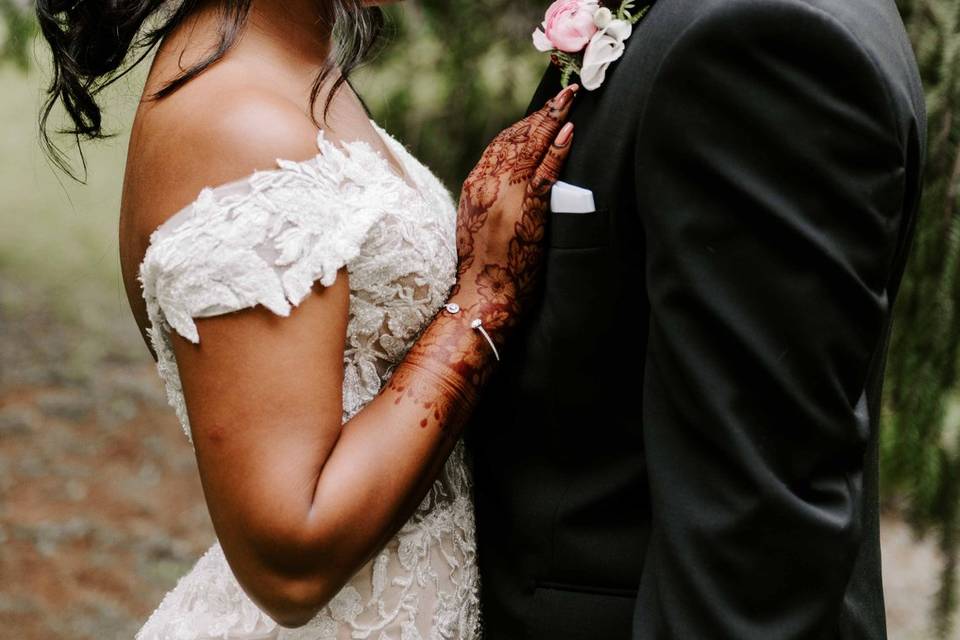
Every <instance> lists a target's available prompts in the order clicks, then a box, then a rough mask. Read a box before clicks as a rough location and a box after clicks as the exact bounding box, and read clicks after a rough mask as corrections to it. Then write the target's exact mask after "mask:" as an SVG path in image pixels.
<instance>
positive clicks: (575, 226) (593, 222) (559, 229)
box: [547, 209, 610, 249]
mask: <svg viewBox="0 0 960 640" xmlns="http://www.w3.org/2000/svg"><path fill="white" fill-rule="evenodd" d="M547 215H549V216H550V217H549V221H548V223H547V224H548V228H547V234H548V235H547V241H548V243H549V246H550V248H551V249H585V248H590V247H602V246H605V245H607V244H608V243H609V241H610V210H609V209H597V210H596V211H593V212H590V213H557V212H549V213H548V214H547Z"/></svg>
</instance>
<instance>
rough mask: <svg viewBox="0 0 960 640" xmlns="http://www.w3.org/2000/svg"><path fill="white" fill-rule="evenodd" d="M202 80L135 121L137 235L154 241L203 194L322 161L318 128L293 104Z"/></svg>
mask: <svg viewBox="0 0 960 640" xmlns="http://www.w3.org/2000/svg"><path fill="white" fill-rule="evenodd" d="M211 71H212V70H211ZM204 75H205V74H204ZM204 75H201V76H200V77H198V78H196V79H195V80H193V81H192V82H190V83H188V84H187V85H185V86H184V87H182V88H181V89H180V90H178V91H176V92H175V93H173V94H172V95H170V96H169V97H167V98H164V99H162V100H160V101H157V102H155V103H145V105H144V107H143V108H142V109H141V112H140V113H139V114H138V116H137V122H136V123H135V124H134V131H133V135H132V138H131V144H130V152H129V156H128V170H127V176H126V183H127V184H126V185H125V188H124V191H125V199H127V197H128V196H129V200H130V203H129V204H130V205H131V206H130V207H129V208H130V209H132V210H134V211H135V212H136V219H137V224H136V227H137V228H138V229H139V233H138V235H146V236H149V234H150V233H151V232H152V230H153V229H154V228H156V227H157V226H159V225H160V224H162V223H163V221H164V220H165V219H166V218H168V217H170V216H171V215H173V214H174V213H176V212H177V211H179V210H180V209H182V208H183V207H184V206H186V205H188V204H189V203H190V202H192V201H193V200H194V199H195V198H196V196H197V194H199V192H200V191H201V190H202V189H203V188H204V187H213V186H217V185H222V184H225V183H228V182H232V181H235V180H239V179H242V178H244V177H247V176H249V175H250V174H252V173H253V172H254V171H258V170H268V169H274V168H276V166H277V159H288V160H305V159H307V158H310V157H313V156H314V155H316V153H317V147H316V138H317V128H316V126H315V125H314V123H313V122H312V121H311V119H310V118H309V117H308V116H307V115H306V114H305V113H304V112H303V111H302V110H301V109H300V107H299V106H298V105H297V104H295V103H294V102H293V101H292V100H290V99H288V98H286V97H285V96H283V95H281V94H279V93H276V92H272V91H270V90H268V89H264V88H262V87H259V86H256V85H253V84H250V83H249V82H246V81H244V80H241V79H238V78H234V77H233V76H232V74H229V73H219V74H214V73H211V74H210V77H209V78H207V77H204ZM125 208H128V207H125Z"/></svg>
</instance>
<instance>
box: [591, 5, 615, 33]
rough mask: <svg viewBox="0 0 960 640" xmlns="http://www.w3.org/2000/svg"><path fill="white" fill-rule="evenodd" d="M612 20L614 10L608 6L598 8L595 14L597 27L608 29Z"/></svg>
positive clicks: (594, 22) (594, 21)
mask: <svg viewBox="0 0 960 640" xmlns="http://www.w3.org/2000/svg"><path fill="white" fill-rule="evenodd" d="M612 20H613V12H612V11H610V9H607V8H606V7H600V8H599V9H597V12H596V13H595V14H593V24H595V25H597V29H606V28H607V25H609V24H610V22H611V21H612Z"/></svg>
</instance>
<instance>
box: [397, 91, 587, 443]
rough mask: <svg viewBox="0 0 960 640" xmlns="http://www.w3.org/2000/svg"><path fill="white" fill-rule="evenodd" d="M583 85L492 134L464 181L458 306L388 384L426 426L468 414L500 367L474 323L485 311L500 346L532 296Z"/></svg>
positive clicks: (445, 315)
mask: <svg viewBox="0 0 960 640" xmlns="http://www.w3.org/2000/svg"><path fill="white" fill-rule="evenodd" d="M576 90H577V87H576V86H575V85H573V86H571V87H568V88H567V89H566V90H564V91H563V92H561V93H560V94H559V95H558V96H557V97H556V98H554V99H553V100H551V101H550V102H549V103H548V104H547V105H546V106H545V107H544V108H543V109H541V110H540V111H537V112H536V113H534V114H532V115H530V116H529V117H527V118H525V119H524V120H521V121H520V122H518V123H516V124H515V125H513V126H512V127H510V128H509V129H506V130H505V131H503V132H502V133H501V134H500V135H498V136H497V137H496V138H494V140H493V141H492V142H491V143H490V145H489V146H488V147H487V149H486V151H485V152H484V154H483V156H482V157H481V159H480V161H479V162H478V163H477V165H476V167H474V169H473V171H472V172H471V173H470V175H469V176H468V177H467V180H466V181H465V182H464V185H463V192H462V193H461V197H460V206H459V209H458V212H457V252H458V255H459V264H458V268H457V282H456V284H455V286H454V288H453V291H452V294H451V300H453V299H457V300H458V302H459V303H460V307H461V312H460V313H457V314H450V313H444V312H441V313H440V314H439V315H438V317H437V318H436V319H435V320H434V321H433V322H432V323H431V324H430V326H428V327H427V329H426V331H424V333H423V334H422V335H421V337H420V339H419V340H418V341H417V342H416V344H415V345H414V346H413V348H412V349H411V350H410V352H409V353H408V354H407V357H406V359H405V360H404V362H403V363H401V365H400V366H399V367H398V368H397V369H396V371H395V372H394V374H393V376H392V377H391V379H390V382H389V384H388V389H389V390H390V391H392V392H393V393H395V394H396V397H395V402H396V403H397V404H399V403H400V402H402V401H404V400H409V401H413V402H414V403H416V404H417V405H418V406H420V407H422V408H423V409H424V412H425V415H424V418H423V419H422V420H421V422H420V425H421V426H422V427H427V426H429V425H430V424H431V423H435V424H438V425H440V426H441V427H445V426H447V425H457V426H459V425H460V424H462V423H463V422H465V421H466V419H467V418H468V416H469V413H470V411H471V410H472V407H473V405H474V403H475V402H476V396H477V393H478V391H479V389H480V388H481V387H482V386H483V384H484V382H485V381H486V379H487V378H488V377H489V375H490V374H491V373H492V371H493V366H494V358H493V352H492V350H491V349H490V345H488V344H487V343H486V341H485V338H483V337H482V336H481V335H480V334H479V332H478V331H477V330H475V329H473V328H471V327H470V322H471V321H473V320H475V319H479V320H480V321H481V322H482V325H483V327H484V329H486V331H487V333H488V335H490V337H491V339H492V340H493V341H494V342H495V343H496V344H503V342H504V341H505V340H506V337H507V335H508V333H509V331H510V330H511V329H512V328H513V327H515V326H516V325H517V324H518V323H519V319H520V317H521V314H522V313H523V311H524V310H525V309H526V308H527V307H528V306H529V305H530V303H531V301H532V300H533V298H534V295H535V291H536V285H537V282H538V276H539V273H540V270H541V264H542V262H543V254H544V247H543V238H544V231H545V226H546V212H547V196H548V195H549V193H550V188H551V187H552V186H553V184H554V182H556V180H557V178H558V176H559V174H560V169H561V168H562V165H563V163H564V161H565V160H566V156H567V154H568V152H569V146H570V141H571V136H572V127H573V125H571V124H567V125H565V126H563V122H564V121H565V120H566V117H567V113H568V111H569V107H570V101H571V99H572V97H573V94H574V92H575V91H576ZM561 126H563V128H562V129H561ZM558 131H559V135H558ZM551 142H552V144H551ZM517 212H519V213H517ZM453 431H455V430H453Z"/></svg>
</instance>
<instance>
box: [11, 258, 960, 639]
mask: <svg viewBox="0 0 960 640" xmlns="http://www.w3.org/2000/svg"><path fill="white" fill-rule="evenodd" d="M31 300H32V296H31V295H27V293H26V292H24V291H23V290H22V289H21V288H19V287H18V285H17V284H16V283H15V282H13V281H11V280H9V279H7V280H6V281H4V279H3V278H2V272H0V577H2V580H0V638H4V639H5V638H11V639H13V638H16V639H17V640H61V639H62V640H88V639H89V640H94V639H96V640H111V639H114V638H116V639H121V638H123V639H130V638H132V637H133V635H134V633H135V632H136V630H137V628H138V627H139V625H140V624H141V623H142V621H143V620H144V619H145V618H146V617H147V616H148V615H149V614H150V612H151V611H152V610H153V608H154V607H155V606H156V604H157V603H158V602H159V601H160V599H161V598H162V596H163V594H164V592H165V591H166V590H167V589H169V588H170V587H172V586H173V584H174V583H175V582H176V580H177V578H178V576H180V575H181V574H182V573H184V572H185V571H187V570H188V569H189V567H190V566H191V565H192V563H193V562H194V561H195V560H196V559H197V557H198V556H199V555H200V554H201V553H202V552H203V550H205V549H206V548H207V546H208V545H209V544H210V543H211V541H212V536H213V534H212V530H211V526H210V523H209V520H208V517H207V514H206V510H205V507H204V505H203V500H202V496H201V493H200V487H199V481H198V478H197V474H196V469H195V463H194V460H193V454H192V451H191V449H190V447H189V445H188V444H187V442H186V440H185V438H184V436H183V434H182V433H181V432H180V429H179V426H178V425H177V422H176V419H175V417H174V416H173V414H172V411H171V410H170V409H168V407H167V406H166V401H165V398H164V396H163V391H162V387H161V385H160V383H159V380H158V379H157V377H156V372H155V370H154V369H153V366H152V363H151V362H150V361H149V359H148V357H147V356H146V351H145V349H144V348H143V346H142V345H141V344H139V342H138V341H139V336H137V335H136V333H135V332H134V331H133V330H132V327H131V324H130V322H129V321H128V320H127V317H126V315H125V309H123V308H122V305H121V304H118V303H117V301H116V300H112V301H108V302H107V303H106V304H108V305H112V307H111V310H110V314H108V315H110V316H111V317H114V318H115V322H112V323H108V324H107V326H106V328H104V327H103V326H101V325H99V324H98V326H97V330H96V331H93V330H92V329H89V327H87V328H84V326H83V325H84V322H83V318H82V317H81V318H79V322H70V323H67V322H64V321H62V320H55V319H54V315H55V314H52V313H50V311H49V309H46V308H43V307H41V306H38V305H36V304H34V303H32V302H31ZM75 325H79V327H78V326H75ZM68 327H71V328H68ZM883 536H884V571H885V582H886V591H887V607H888V620H889V626H890V638H891V639H892V640H923V639H927V638H929V637H930V634H929V631H928V627H927V622H926V621H927V618H928V615H927V614H928V610H929V602H930V598H931V595H932V594H933V592H934V590H935V586H936V574H937V554H936V553H935V551H934V550H933V547H932V545H931V544H929V543H923V542H917V541H916V540H914V539H913V537H912V535H911V534H910V532H909V530H908V529H907V528H906V526H905V525H904V524H903V523H902V522H901V521H900V520H899V519H898V518H897V517H896V516H895V515H893V514H888V516H886V517H885V519H884V525H883ZM955 637H956V638H957V639H960V633H958V634H956V636H955Z"/></svg>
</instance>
